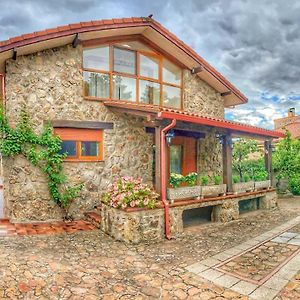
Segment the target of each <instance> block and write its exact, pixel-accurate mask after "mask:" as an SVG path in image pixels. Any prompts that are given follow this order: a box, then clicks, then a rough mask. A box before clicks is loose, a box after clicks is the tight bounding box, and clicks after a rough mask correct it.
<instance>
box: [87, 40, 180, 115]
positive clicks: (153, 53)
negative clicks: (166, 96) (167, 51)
mask: <svg viewBox="0 0 300 300" xmlns="http://www.w3.org/2000/svg"><path fill="white" fill-rule="evenodd" d="M120 41H122V42H126V41H127V42H129V41H139V42H142V43H144V44H145V45H146V46H148V45H147V43H145V41H140V40H139V39H130V38H128V39H125V40H120ZM120 41H118V40H117V39H116V40H112V41H109V40H108V41H104V42H101V41H96V42H93V43H84V44H83V47H82V55H81V57H82V61H81V71H82V75H83V73H84V72H93V73H100V74H108V75H109V78H110V83H109V84H110V89H109V98H100V97H92V96H88V95H85V86H84V80H83V82H82V86H83V89H82V91H83V94H82V97H83V98H84V99H86V100H95V101H107V100H114V101H122V102H125V103H126V102H127V103H138V104H140V103H141V102H140V94H139V85H140V84H139V83H140V80H146V81H150V82H155V83H158V84H159V85H160V104H159V105H156V104H150V103H144V102H143V103H142V105H151V106H158V107H166V108H172V109H179V110H183V67H182V66H180V65H179V64H177V63H175V62H174V61H173V60H172V59H170V58H169V57H165V55H163V54H161V53H159V52H158V51H157V50H154V49H153V47H152V46H151V45H150V46H149V47H151V48H152V49H151V50H152V51H151V52H150V51H146V50H132V49H128V48H126V47H122V46H121V45H116V44H118V43H119V42H120ZM104 45H107V46H108V47H109V71H105V70H95V69H90V68H84V67H83V51H84V49H88V48H96V47H97V46H104ZM114 47H116V48H118V49H123V50H126V51H133V52H135V53H136V75H133V74H129V73H123V72H116V71H114V70H113V69H114V61H113V60H114V53H113V48H114ZM140 55H144V56H148V57H155V58H156V59H157V60H158V79H155V78H149V77H146V76H141V75H140ZM164 59H165V60H168V61H170V62H171V63H173V64H175V65H176V66H177V67H179V68H180V69H181V74H180V75H181V76H180V77H181V80H180V84H179V85H177V84H173V83H170V82H164V81H163V60H164ZM114 75H116V76H123V77H128V78H135V79H136V99H135V100H133V101H130V100H126V99H118V98H114V97H113V76H114ZM164 85H167V86H172V87H177V88H179V89H180V107H176V108H175V107H172V106H166V105H164V103H163V86H164Z"/></svg>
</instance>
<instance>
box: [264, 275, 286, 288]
mask: <svg viewBox="0 0 300 300" xmlns="http://www.w3.org/2000/svg"><path fill="white" fill-rule="evenodd" d="M288 282H289V281H288V280H287V279H284V278H280V277H276V276H272V277H271V278H270V279H269V280H268V281H266V282H265V283H264V284H263V285H262V286H265V287H267V288H271V289H273V290H277V291H280V290H281V289H282V288H283V287H284V286H285V285H286V284H287V283H288Z"/></svg>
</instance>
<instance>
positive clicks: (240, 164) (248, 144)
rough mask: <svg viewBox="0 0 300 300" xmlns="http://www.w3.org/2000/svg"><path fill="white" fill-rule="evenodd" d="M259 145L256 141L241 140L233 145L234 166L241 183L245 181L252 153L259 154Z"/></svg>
mask: <svg viewBox="0 0 300 300" xmlns="http://www.w3.org/2000/svg"><path fill="white" fill-rule="evenodd" d="M257 151H258V148H257V143H256V141H254V140H246V139H242V138H241V139H239V140H238V141H236V142H234V144H233V151H232V165H233V169H234V170H235V171H236V172H238V174H239V176H240V181H244V175H245V172H247V163H246V162H247V161H248V160H249V155H250V154H251V153H254V152H257Z"/></svg>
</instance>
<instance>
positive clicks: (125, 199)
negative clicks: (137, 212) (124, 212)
mask: <svg viewBox="0 0 300 300" xmlns="http://www.w3.org/2000/svg"><path fill="white" fill-rule="evenodd" d="M158 197H159V195H158V194H157V193H155V192H154V191H153V189H151V188H150V187H149V186H148V185H147V184H145V183H143V182H142V179H141V178H138V179H135V178H133V177H121V178H119V179H117V180H116V181H115V182H114V183H112V184H110V185H109V187H108V191H107V192H106V193H104V194H102V197H101V201H102V202H103V203H105V204H107V205H109V206H111V207H114V208H123V209H124V208H126V207H149V208H154V207H155V206H156V202H157V200H158Z"/></svg>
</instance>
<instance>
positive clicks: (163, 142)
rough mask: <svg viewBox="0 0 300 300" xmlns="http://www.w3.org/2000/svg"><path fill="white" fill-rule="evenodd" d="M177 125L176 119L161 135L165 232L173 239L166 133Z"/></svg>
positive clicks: (161, 173) (162, 197)
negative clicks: (168, 192)
mask: <svg viewBox="0 0 300 300" xmlns="http://www.w3.org/2000/svg"><path fill="white" fill-rule="evenodd" d="M175 126H176V119H173V120H172V122H171V123H170V124H169V125H167V126H166V127H164V128H163V129H162V130H161V135H160V147H161V150H160V178H161V201H162V203H163V205H164V208H165V234H166V238H167V239H168V240H170V239H171V231H170V212H169V202H168V201H167V174H166V173H167V172H166V171H167V170H166V133H167V132H168V131H169V130H170V129H171V128H173V127H175Z"/></svg>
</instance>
